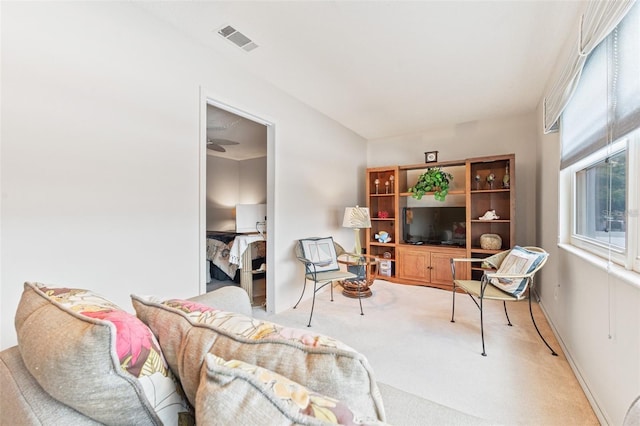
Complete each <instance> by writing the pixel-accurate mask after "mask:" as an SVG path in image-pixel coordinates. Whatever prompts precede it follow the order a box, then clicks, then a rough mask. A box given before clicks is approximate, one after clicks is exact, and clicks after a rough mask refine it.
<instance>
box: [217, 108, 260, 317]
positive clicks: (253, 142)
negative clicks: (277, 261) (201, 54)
mask: <svg viewBox="0 0 640 426" xmlns="http://www.w3.org/2000/svg"><path fill="white" fill-rule="evenodd" d="M206 125H207V129H206V138H207V140H206V142H207V148H206V153H207V154H206V257H207V259H206V263H207V266H206V270H207V274H206V277H207V285H206V288H207V291H212V290H215V289H217V288H220V287H223V286H228V285H232V286H240V287H242V288H244V289H245V290H247V293H249V295H250V296H251V297H252V299H253V300H252V304H253V305H254V306H262V307H266V296H267V283H266V281H267V280H266V265H267V242H266V220H267V215H266V211H267V134H268V132H267V130H268V126H266V125H264V124H262V123H259V122H256V121H253V120H251V119H249V118H246V117H244V116H241V115H238V114H235V113H233V112H230V111H228V110H225V109H223V108H220V107H218V106H215V105H212V104H210V103H209V102H207V111H206Z"/></svg>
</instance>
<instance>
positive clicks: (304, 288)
mask: <svg viewBox="0 0 640 426" xmlns="http://www.w3.org/2000/svg"><path fill="white" fill-rule="evenodd" d="M306 289H307V279H306V278H305V279H304V283H303V284H302V294H301V295H300V298H299V299H298V301H297V302H296V304H295V305H294V306H293V309H295V308H297V307H298V304H299V303H300V301H301V300H302V296H304V291H305V290H306Z"/></svg>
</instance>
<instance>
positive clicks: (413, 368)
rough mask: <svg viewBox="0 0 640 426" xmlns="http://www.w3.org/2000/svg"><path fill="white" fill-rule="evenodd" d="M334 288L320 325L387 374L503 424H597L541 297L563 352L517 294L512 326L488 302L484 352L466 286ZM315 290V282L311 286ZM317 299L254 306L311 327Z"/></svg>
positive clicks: (325, 295)
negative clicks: (350, 294) (356, 294)
mask: <svg viewBox="0 0 640 426" xmlns="http://www.w3.org/2000/svg"><path fill="white" fill-rule="evenodd" d="M340 290H341V288H340V287H339V286H337V287H336V288H335V289H334V302H331V301H330V300H329V299H330V298H329V291H328V289H327V291H324V292H322V293H318V295H317V297H316V306H315V311H314V315H313V320H312V327H311V330H313V331H314V332H317V333H321V334H325V335H329V336H332V337H334V338H337V339H339V340H341V341H343V342H344V343H346V344H348V345H350V346H351V347H353V348H355V349H356V350H358V351H359V352H361V353H362V354H364V355H365V356H366V357H367V359H368V360H369V363H370V364H371V366H372V368H373V371H374V373H375V377H376V379H377V380H378V381H380V382H383V383H386V384H388V385H390V386H394V387H396V388H398V389H401V390H404V391H406V392H410V393H412V394H415V395H418V396H420V397H422V398H426V399H429V400H431V401H433V402H435V403H438V404H441V405H444V406H446V407H451V408H454V409H456V410H459V411H461V412H463V413H467V414H471V415H473V416H477V417H480V418H482V419H485V420H489V421H490V422H494V423H496V424H503V425H598V424H599V422H598V420H597V417H596V416H595V414H594V412H593V410H592V409H591V406H590V405H589V402H588V401H587V398H586V396H585V395H584V392H583V391H582V388H581V387H580V385H579V384H578V381H577V379H576V377H575V375H574V374H573V371H572V370H571V368H570V366H569V364H568V362H567V360H566V358H565V356H564V354H563V353H562V351H561V348H560V345H559V344H558V342H557V340H556V339H555V337H554V335H553V333H552V331H551V329H550V328H549V325H548V323H547V322H546V320H545V318H544V316H543V314H542V312H541V310H540V308H539V306H538V305H537V304H534V306H533V308H534V316H535V318H536V322H537V323H538V326H539V327H540V331H541V332H542V334H543V335H544V336H545V338H546V339H547V341H548V342H549V343H550V344H551V346H552V347H553V348H554V349H555V350H556V352H557V353H558V354H559V356H557V357H556V356H552V355H551V353H550V351H549V350H548V349H547V347H546V346H545V345H544V343H543V342H542V340H540V338H539V337H538V335H537V333H536V331H535V329H534V327H533V324H532V323H531V318H530V316H529V309H528V304H527V303H526V302H519V303H511V304H508V305H507V306H508V308H509V317H510V318H511V322H512V323H513V327H508V326H507V325H506V319H505V316H504V310H503V308H502V304H501V303H500V302H495V301H488V302H486V304H485V342H486V350H487V356H486V357H483V356H481V352H482V345H481V340H480V322H479V311H478V309H477V308H476V306H475V305H474V304H473V302H472V301H471V300H470V299H469V297H468V296H467V295H464V294H458V295H457V296H456V318H455V319H456V322H455V323H452V322H451V321H450V320H451V292H449V291H444V290H439V289H435V288H430V287H421V286H409V285H401V284H392V283H389V282H387V281H382V280H377V281H376V282H375V283H374V285H373V286H372V290H373V296H372V297H370V298H367V299H363V300H362V303H363V308H364V316H361V315H360V310H359V306H358V300H357V299H351V298H347V297H345V296H343V295H342V294H341V292H340ZM307 291H309V289H307ZM310 309H311V300H310V299H309V300H306V301H304V302H303V303H301V304H300V306H298V308H297V309H289V310H287V311H285V312H282V313H279V314H276V315H271V314H268V313H266V312H265V311H264V310H261V309H254V316H256V317H258V318H263V319H267V320H269V321H273V322H277V323H280V324H283V325H287V326H291V327H297V328H302V327H306V325H307V323H308V318H309V312H310Z"/></svg>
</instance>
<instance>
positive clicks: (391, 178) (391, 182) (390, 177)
mask: <svg viewBox="0 0 640 426" xmlns="http://www.w3.org/2000/svg"><path fill="white" fill-rule="evenodd" d="M393 179H394V177H393V175H391V176H389V182H390V184H391V192H393V191H394V190H393Z"/></svg>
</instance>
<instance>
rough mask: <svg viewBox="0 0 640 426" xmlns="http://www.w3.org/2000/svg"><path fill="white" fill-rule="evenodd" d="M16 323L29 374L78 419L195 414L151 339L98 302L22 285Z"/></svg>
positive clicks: (133, 321)
mask: <svg viewBox="0 0 640 426" xmlns="http://www.w3.org/2000/svg"><path fill="white" fill-rule="evenodd" d="M15 324H16V330H17V335H18V347H19V349H20V353H21V355H22V358H23V361H24V363H25V365H26V367H27V369H28V370H29V372H30V373H31V374H32V375H33V376H34V378H35V379H36V380H37V381H38V383H39V384H40V385H41V386H42V388H43V389H44V390H46V391H47V392H48V393H49V394H50V395H51V396H52V397H54V398H55V399H57V400H58V401H60V402H63V403H64V404H66V405H69V406H70V407H73V408H74V409H76V410H77V411H79V412H81V413H82V414H84V415H86V416H88V417H91V418H93V419H94V420H97V421H99V422H102V423H106V424H124V423H130V424H134V423H135V424H138V423H144V424H177V423H178V418H179V417H182V416H185V418H189V417H192V415H190V414H189V409H188V405H187V403H186V400H185V399H184V398H183V397H182V393H181V390H180V388H179V385H178V384H177V383H176V381H175V380H174V377H173V375H172V374H171V371H170V370H169V369H168V366H167V364H166V361H165V359H164V357H163V355H162V352H161V350H160V346H159V345H158V342H157V340H156V338H155V336H154V335H153V334H152V333H151V331H150V330H149V328H148V327H147V326H146V325H145V324H144V323H142V322H141V321H140V320H138V319H137V318H136V317H135V316H133V315H131V314H129V313H127V312H125V311H123V310H121V309H120V308H118V306H116V305H114V304H113V303H111V302H110V301H108V300H106V299H104V298H103V297H101V296H99V295H97V294H95V293H93V292H91V291H88V290H81V289H69V288H50V287H47V286H45V285H43V284H39V283H30V282H27V283H25V285H24V292H23V294H22V298H21V300H20V303H19V305H18V311H17V313H16V321H15ZM181 413H182V414H181Z"/></svg>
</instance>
